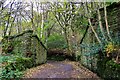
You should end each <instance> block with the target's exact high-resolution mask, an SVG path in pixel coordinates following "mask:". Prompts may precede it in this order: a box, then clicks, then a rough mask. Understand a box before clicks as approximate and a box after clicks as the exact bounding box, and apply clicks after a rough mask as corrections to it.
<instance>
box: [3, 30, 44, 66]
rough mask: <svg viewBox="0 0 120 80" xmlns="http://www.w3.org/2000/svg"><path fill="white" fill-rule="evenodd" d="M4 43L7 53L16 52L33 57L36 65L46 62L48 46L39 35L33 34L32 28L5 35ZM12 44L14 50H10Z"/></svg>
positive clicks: (4, 50) (4, 49) (4, 51)
mask: <svg viewBox="0 0 120 80" xmlns="http://www.w3.org/2000/svg"><path fill="white" fill-rule="evenodd" d="M2 43H3V53H5V54H8V53H14V54H18V55H22V56H25V57H30V58H32V59H33V61H34V64H35V65H38V64H41V63H45V62H46V47H45V46H44V45H43V44H42V42H41V41H40V39H39V38H38V37H37V35H33V31H32V30H28V31H24V32H23V33H21V34H18V35H15V36H5V37H4V39H3V40H2ZM10 46H11V47H12V50H9V47H10ZM8 50H9V52H8Z"/></svg>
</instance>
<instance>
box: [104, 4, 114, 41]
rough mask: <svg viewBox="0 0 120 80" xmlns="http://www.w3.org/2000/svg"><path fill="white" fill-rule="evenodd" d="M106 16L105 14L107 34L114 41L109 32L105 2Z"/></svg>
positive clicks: (105, 11)
mask: <svg viewBox="0 0 120 80" xmlns="http://www.w3.org/2000/svg"><path fill="white" fill-rule="evenodd" d="M104 14H105V24H106V30H107V34H108V37H109V39H110V40H111V41H112V38H111V36H110V31H109V25H108V20H107V10H106V5H105V2H104Z"/></svg>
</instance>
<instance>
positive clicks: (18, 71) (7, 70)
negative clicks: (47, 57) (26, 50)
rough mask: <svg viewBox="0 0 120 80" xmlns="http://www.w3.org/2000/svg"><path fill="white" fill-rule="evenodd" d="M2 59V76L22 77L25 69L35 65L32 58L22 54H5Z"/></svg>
mask: <svg viewBox="0 0 120 80" xmlns="http://www.w3.org/2000/svg"><path fill="white" fill-rule="evenodd" d="M2 59H3V62H2V64H3V66H2V73H1V76H0V78H20V77H22V75H23V73H22V71H23V70H26V69H27V68H31V67H32V66H33V65H32V63H33V62H32V59H31V58H25V57H20V56H4V57H2Z"/></svg>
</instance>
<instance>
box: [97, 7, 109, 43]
mask: <svg viewBox="0 0 120 80" xmlns="http://www.w3.org/2000/svg"><path fill="white" fill-rule="evenodd" d="M97 13H98V21H99V26H100V31H101V33H102V36H103V38H104V39H105V40H106V41H107V39H106V38H105V35H104V29H103V26H102V21H101V14H100V11H99V9H98V10H97Z"/></svg>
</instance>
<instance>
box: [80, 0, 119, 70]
mask: <svg viewBox="0 0 120 80" xmlns="http://www.w3.org/2000/svg"><path fill="white" fill-rule="evenodd" d="M100 13H101V18H102V24H103V27H104V29H105V30H106V27H105V20H104V9H103V8H101V9H100ZM107 18H108V25H109V29H110V36H111V37H112V39H113V40H114V41H115V40H116V42H117V44H120V2H119V3H113V4H112V5H110V6H107ZM105 32H106V31H105ZM97 33H98V35H99V32H97ZM105 34H106V35H105V36H107V33H105ZM99 37H100V35H99ZM84 43H85V45H84ZM95 43H97V41H96V38H95V36H94V33H92V31H91V29H90V28H89V30H88V33H87V35H86V37H85V39H84V40H83V44H81V46H80V48H79V54H80V62H81V63H82V64H83V65H84V66H86V67H88V68H89V69H91V70H93V69H94V71H96V69H97V67H98V66H97V62H98V57H99V55H98V54H101V53H102V52H99V51H100V50H98V52H96V51H97V50H96V51H95V48H94V47H97V45H96V44H95ZM86 44H87V45H86ZM91 45H92V46H93V48H92V46H91ZM90 47H91V48H90ZM89 48H90V49H89Z"/></svg>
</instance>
